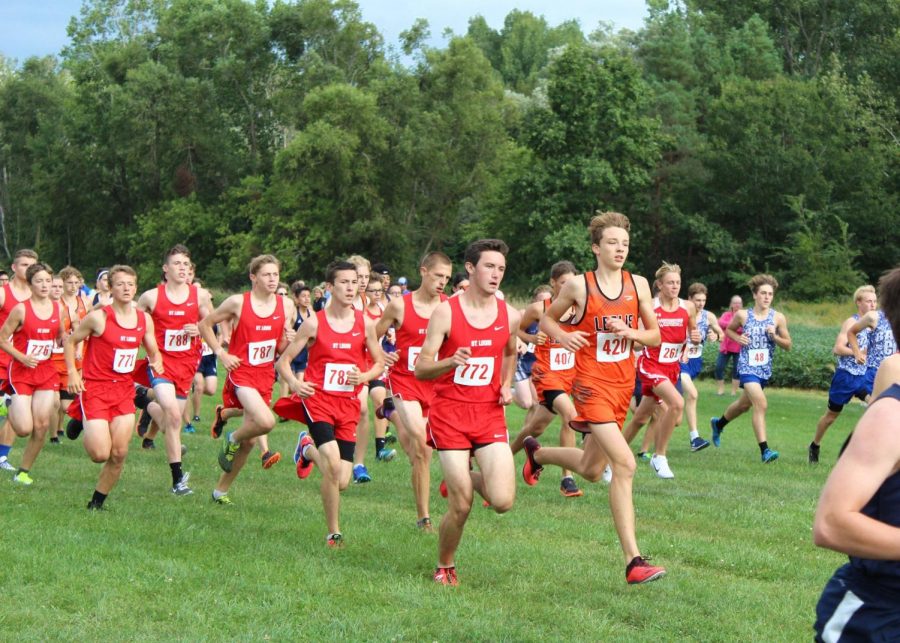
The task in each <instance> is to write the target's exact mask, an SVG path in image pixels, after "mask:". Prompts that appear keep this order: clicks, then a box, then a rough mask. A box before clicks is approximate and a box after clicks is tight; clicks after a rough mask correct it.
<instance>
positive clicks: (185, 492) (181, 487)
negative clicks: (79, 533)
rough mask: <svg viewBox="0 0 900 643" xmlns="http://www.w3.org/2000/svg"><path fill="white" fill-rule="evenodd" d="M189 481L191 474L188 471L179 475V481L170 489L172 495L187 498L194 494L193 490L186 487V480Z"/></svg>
mask: <svg viewBox="0 0 900 643" xmlns="http://www.w3.org/2000/svg"><path fill="white" fill-rule="evenodd" d="M190 479H191V474H190V472H188V471H185V472H184V473H182V474H181V480H179V481H178V484H176V485H175V486H174V487H172V493H173V494H175V495H176V496H189V495H191V494H192V493H194V490H193V489H191V488H190V487H189V486H188V480H190Z"/></svg>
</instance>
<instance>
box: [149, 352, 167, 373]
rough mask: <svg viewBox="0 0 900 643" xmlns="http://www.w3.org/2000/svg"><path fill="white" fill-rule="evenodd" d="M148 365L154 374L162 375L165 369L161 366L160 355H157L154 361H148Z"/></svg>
mask: <svg viewBox="0 0 900 643" xmlns="http://www.w3.org/2000/svg"><path fill="white" fill-rule="evenodd" d="M148 366H150V368H152V369H153V372H154V373H155V374H156V375H162V374H163V373H164V372H165V369H164V368H163V361H162V355H158V356H157V357H156V361H155V362H150V361H148Z"/></svg>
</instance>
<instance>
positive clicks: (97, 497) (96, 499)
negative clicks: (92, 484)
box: [90, 489, 106, 507]
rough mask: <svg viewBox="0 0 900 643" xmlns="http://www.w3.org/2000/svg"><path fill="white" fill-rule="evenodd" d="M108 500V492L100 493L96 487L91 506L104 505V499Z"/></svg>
mask: <svg viewBox="0 0 900 643" xmlns="http://www.w3.org/2000/svg"><path fill="white" fill-rule="evenodd" d="M104 500H106V494H105V493H100V492H99V491H97V490H96V489H94V495H93V496H91V502H90V506H92V507H102V506H103V501H104Z"/></svg>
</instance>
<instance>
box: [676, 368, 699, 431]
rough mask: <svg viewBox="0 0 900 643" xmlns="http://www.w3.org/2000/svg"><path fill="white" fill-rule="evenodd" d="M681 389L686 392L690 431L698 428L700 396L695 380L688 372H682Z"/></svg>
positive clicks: (685, 407)
mask: <svg viewBox="0 0 900 643" xmlns="http://www.w3.org/2000/svg"><path fill="white" fill-rule="evenodd" d="M681 390H682V391H683V392H684V411H685V415H687V423H688V431H696V430H697V399H698V398H699V397H700V395H699V393H698V392H697V387H696V386H695V385H694V380H693V379H692V378H691V376H690V375H688V374H687V373H682V374H681Z"/></svg>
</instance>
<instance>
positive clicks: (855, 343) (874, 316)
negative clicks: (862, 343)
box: [847, 310, 878, 364]
mask: <svg viewBox="0 0 900 643" xmlns="http://www.w3.org/2000/svg"><path fill="white" fill-rule="evenodd" d="M876 326H878V311H875V310H872V311H869V312H867V313H866V314H865V315H863V316H862V317H860V318H859V321H858V322H856V323H855V324H853V325H852V326H851V327H850V328H848V329H847V343H848V344H850V350H851V351H852V352H853V357H854V358H856V361H857V363H858V364H864V363H865V361H866V360H865V357H864V356H863V353H862V351H861V350H859V340H858V339H857V338H856V336H857V335H859V334H860V333H861V332H863V331H864V330H872V329H874V328H875V327H876Z"/></svg>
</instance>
